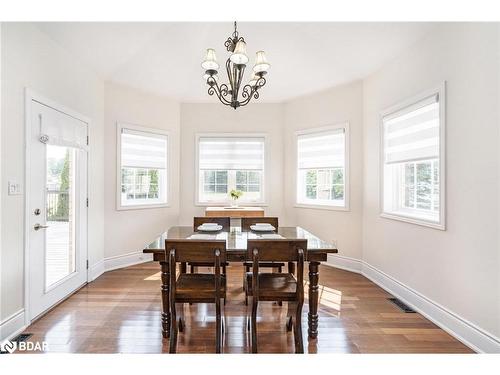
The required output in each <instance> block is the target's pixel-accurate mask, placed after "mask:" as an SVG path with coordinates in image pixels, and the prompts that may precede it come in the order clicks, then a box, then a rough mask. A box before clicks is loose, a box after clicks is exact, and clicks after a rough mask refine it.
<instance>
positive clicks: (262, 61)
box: [253, 51, 271, 73]
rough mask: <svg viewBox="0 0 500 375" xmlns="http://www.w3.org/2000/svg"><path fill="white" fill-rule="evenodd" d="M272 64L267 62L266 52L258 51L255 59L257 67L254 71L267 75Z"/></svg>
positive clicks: (255, 66) (254, 67)
mask: <svg viewBox="0 0 500 375" xmlns="http://www.w3.org/2000/svg"><path fill="white" fill-rule="evenodd" d="M270 66H271V64H269V63H268V62H267V59H266V54H265V52H264V51H258V52H257V57H256V59H255V65H254V66H253V71H254V72H255V73H267V71H268V70H269V67H270Z"/></svg>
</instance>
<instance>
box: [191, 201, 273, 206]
mask: <svg viewBox="0 0 500 375" xmlns="http://www.w3.org/2000/svg"><path fill="white" fill-rule="evenodd" d="M194 205H195V206H197V207H230V206H231V203H228V202H196V203H195V204H194ZM238 206H240V207H268V206H269V204H267V203H263V202H241V203H238Z"/></svg>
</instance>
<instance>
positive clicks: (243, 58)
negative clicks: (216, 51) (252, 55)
mask: <svg viewBox="0 0 500 375" xmlns="http://www.w3.org/2000/svg"><path fill="white" fill-rule="evenodd" d="M230 59H231V61H232V62H233V63H234V64H246V63H247V62H248V56H247V44H246V43H245V42H244V41H242V40H240V41H239V42H238V43H236V47H235V48H234V52H233V54H232V55H231V57H230Z"/></svg>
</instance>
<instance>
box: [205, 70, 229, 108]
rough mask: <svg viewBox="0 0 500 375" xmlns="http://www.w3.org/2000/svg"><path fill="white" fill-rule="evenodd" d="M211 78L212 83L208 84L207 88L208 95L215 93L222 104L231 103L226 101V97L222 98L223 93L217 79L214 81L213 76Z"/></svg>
mask: <svg viewBox="0 0 500 375" xmlns="http://www.w3.org/2000/svg"><path fill="white" fill-rule="evenodd" d="M210 78H211V77H210ZM210 78H209V79H210ZM212 80H213V81H211V82H210V83H213V84H210V87H209V88H208V95H213V94H215V95H217V98H219V101H220V102H221V103H222V104H224V105H231V102H230V101H228V100H227V99H226V98H224V96H223V94H221V92H222V90H221V89H220V87H219V85H218V84H217V81H215V79H213V78H212ZM207 81H208V80H207Z"/></svg>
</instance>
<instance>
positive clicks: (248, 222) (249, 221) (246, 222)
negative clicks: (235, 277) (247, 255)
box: [241, 217, 285, 306]
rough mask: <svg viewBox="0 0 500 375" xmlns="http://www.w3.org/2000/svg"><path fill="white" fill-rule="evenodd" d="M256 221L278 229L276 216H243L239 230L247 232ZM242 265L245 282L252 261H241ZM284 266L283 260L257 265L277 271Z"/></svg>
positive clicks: (246, 302)
mask: <svg viewBox="0 0 500 375" xmlns="http://www.w3.org/2000/svg"><path fill="white" fill-rule="evenodd" d="M258 223H269V224H271V225H272V226H273V227H275V228H276V229H278V227H279V225H278V218H277V217H244V218H242V219H241V230H242V231H244V232H249V231H251V228H250V227H251V226H252V225H255V224H258ZM243 266H244V267H245V271H244V274H243V283H245V277H246V276H245V275H246V273H247V272H250V269H251V268H252V262H248V261H247V262H243ZM284 266H285V263H283V262H260V264H259V267H260V268H272V269H273V270H276V271H278V272H279V273H281V271H282V269H283V267H284ZM278 304H279V305H280V306H281V305H282V304H281V303H280V302H278ZM245 305H248V298H246V297H245Z"/></svg>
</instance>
